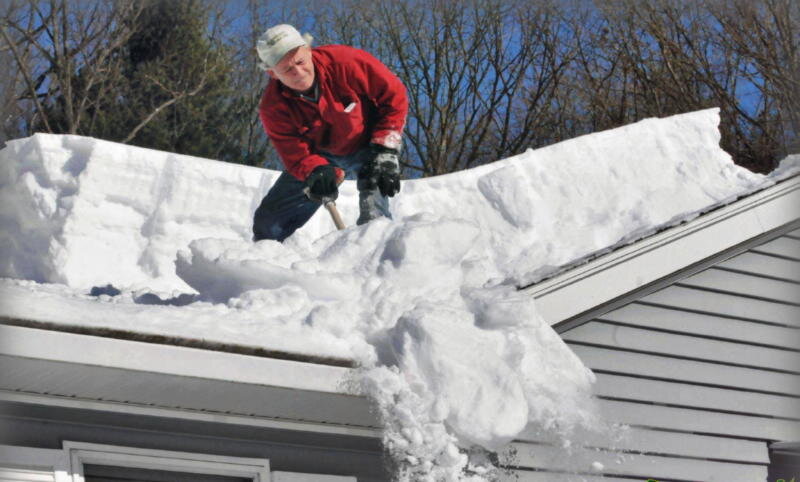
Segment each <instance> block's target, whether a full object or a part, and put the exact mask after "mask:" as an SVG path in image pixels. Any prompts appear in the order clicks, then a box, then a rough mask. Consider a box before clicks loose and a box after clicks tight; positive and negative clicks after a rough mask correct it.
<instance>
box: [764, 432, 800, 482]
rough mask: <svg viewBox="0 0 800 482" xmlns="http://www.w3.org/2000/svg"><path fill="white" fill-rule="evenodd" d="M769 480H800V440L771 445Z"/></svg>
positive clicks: (774, 481)
mask: <svg viewBox="0 0 800 482" xmlns="http://www.w3.org/2000/svg"><path fill="white" fill-rule="evenodd" d="M767 480H768V481H769V482H778V481H784V482H792V481H794V482H800V442H778V443H774V444H772V445H770V446H769V476H768V477H767Z"/></svg>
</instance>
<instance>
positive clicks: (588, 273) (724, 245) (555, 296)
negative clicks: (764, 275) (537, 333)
mask: <svg viewBox="0 0 800 482" xmlns="http://www.w3.org/2000/svg"><path fill="white" fill-rule="evenodd" d="M799 206H800V176H794V177H791V178H789V179H786V180H784V181H782V182H780V183H778V184H775V185H774V186H771V187H769V188H767V189H764V190H761V191H758V192H756V193H754V194H752V195H750V196H747V197H744V198H742V199H740V200H738V201H735V202H733V203H731V204H729V205H727V206H724V207H721V208H718V209H715V210H712V211H710V212H707V213H705V214H703V215H701V216H699V217H697V218H695V219H693V220H691V221H689V222H686V223H683V224H680V225H678V226H674V227H672V228H670V229H667V230H664V231H662V232H660V233H657V234H655V235H653V236H650V237H647V238H644V239H642V240H640V241H637V242H634V243H632V244H630V245H627V246H625V247H622V248H620V249H617V250H615V251H612V252H610V253H607V254H605V255H602V256H599V257H597V258H595V259H593V260H591V261H589V262H587V263H585V264H582V265H579V266H576V267H574V268H572V269H570V270H568V271H565V272H563V273H561V274H559V275H557V276H555V277H553V278H550V279H547V280H545V281H543V282H541V283H538V284H535V285H533V286H530V287H528V288H524V289H522V290H521V291H523V292H525V293H527V294H529V295H531V296H533V297H534V298H535V299H536V304H537V307H538V311H539V313H540V315H541V316H542V317H543V318H544V319H545V320H546V321H547V322H548V323H549V324H550V325H551V326H554V327H555V328H556V330H557V331H559V332H564V331H567V330H569V329H572V328H574V327H576V326H579V325H580V324H582V323H585V322H586V321H589V319H591V318H592V317H596V316H598V315H600V314H602V313H605V312H607V311H611V310H612V309H615V308H616V307H618V306H620V305H621V304H624V303H625V302H626V300H627V301H629V299H630V298H631V296H633V295H632V294H633V293H634V292H635V293H636V296H639V295H642V293H643V292H644V290H645V289H649V291H650V292H652V291H655V290H656V289H660V288H661V287H663V286H665V285H666V284H669V283H671V282H674V281H675V280H677V279H680V278H683V277H686V276H690V275H691V274H694V273H696V272H698V271H700V270H702V269H705V268H706V267H707V266H709V265H710V264H713V263H715V262H719V261H722V260H724V259H727V258H730V257H732V256H734V255H736V254H738V253H740V252H741V251H744V250H745V249H747V248H748V247H749V245H750V244H752V242H754V241H763V240H765V239H766V238H768V237H770V236H779V235H780V234H782V233H783V232H788V231H792V230H794V229H797V228H798V227H800V207H799Z"/></svg>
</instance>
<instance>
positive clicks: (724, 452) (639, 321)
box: [504, 232, 800, 482]
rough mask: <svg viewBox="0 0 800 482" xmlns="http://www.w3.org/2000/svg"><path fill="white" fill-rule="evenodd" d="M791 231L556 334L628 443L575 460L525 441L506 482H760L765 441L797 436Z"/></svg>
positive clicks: (796, 253) (797, 345)
mask: <svg viewBox="0 0 800 482" xmlns="http://www.w3.org/2000/svg"><path fill="white" fill-rule="evenodd" d="M797 233H798V232H794V233H790V234H789V235H784V236H780V237H777V238H776V239H772V240H769V241H767V242H765V243H763V244H761V245H759V246H757V247H754V248H751V249H749V250H747V251H745V252H742V253H740V254H738V255H736V256H734V257H731V258H729V259H727V260H725V261H722V262H720V263H717V264H716V265H715V266H712V267H710V268H708V269H705V270H704V271H701V272H699V273H696V274H694V275H691V276H689V277H686V278H684V279H680V280H678V281H676V282H675V283H673V284H672V285H670V286H668V287H666V288H664V289H661V290H659V291H657V292H654V293H651V294H649V295H647V296H644V297H643V298H640V299H636V300H635V301H633V302H631V303H629V304H627V305H625V306H623V307H621V308H618V309H615V310H613V311H611V312H608V313H604V314H602V315H598V316H595V318H594V319H592V321H590V322H588V323H585V324H583V325H580V326H578V327H576V328H573V329H570V330H568V331H566V332H565V333H562V337H563V339H564V340H565V341H566V342H567V344H568V345H569V346H570V348H572V349H573V351H574V352H575V353H576V354H577V355H578V356H579V357H580V358H581V359H582V360H583V361H584V363H586V365H587V366H589V367H590V368H591V369H592V370H593V371H594V372H595V374H596V375H597V383H596V386H595V392H596V395H597V397H598V399H599V405H600V408H601V411H602V413H603V415H604V416H605V417H606V418H607V419H608V420H609V421H614V422H620V423H624V424H629V425H630V426H631V427H632V428H631V431H630V436H629V437H628V438H627V439H625V440H623V441H621V442H618V443H611V442H609V441H604V440H590V441H589V442H587V443H586V444H585V445H587V446H588V447H589V448H581V449H575V450H573V451H572V452H570V453H566V452H565V451H564V449H562V448H560V447H555V446H553V445H547V444H542V443H541V441H538V440H537V439H536V437H528V438H526V437H524V436H523V437H521V438H520V439H519V440H518V441H516V442H515V443H514V444H512V448H514V449H516V456H515V457H513V458H509V459H506V460H504V462H506V464H507V467H509V468H511V469H514V470H513V473H514V475H513V476H509V479H513V477H518V480H520V481H530V482H533V481H562V480H563V481H568V480H586V481H594V480H598V481H599V480H603V481H606V480H631V479H630V478H634V479H638V480H646V479H648V478H653V479H656V480H678V481H693V482H711V481H726V482H737V481H742V482H751V481H759V480H761V481H763V480H766V479H767V466H768V464H769V452H768V444H769V443H771V442H775V441H797V440H800V400H798V397H800V329H798V328H800V304H799V303H798V302H799V301H800V299H799V298H800V297H799V296H798V295H799V294H800V239H798V238H800V236H798V235H797ZM592 463H595V467H594V469H592ZM598 463H599V464H601V465H602V468H600V465H598ZM575 467H584V469H582V470H583V473H582V474H580V475H570V474H568V473H564V472H569V471H571V470H574V468H575ZM601 477H602V478H601ZM614 477H618V479H615V478H614Z"/></svg>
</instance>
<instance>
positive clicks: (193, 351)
mask: <svg viewBox="0 0 800 482" xmlns="http://www.w3.org/2000/svg"><path fill="white" fill-rule="evenodd" d="M131 354H135V356H131ZM0 356H10V357H16V358H24V359H34V360H44V361H50V362H57V363H71V364H82V365H92V366H99V367H107V368H117V369H122V370H129V371H137V372H150V373H159V374H167V375H178V376H183V377H191V378H203V379H211V380H222V381H228V382H237V383H246V384H254V385H263V386H270V387H281V388H288V389H295V390H302V391H310V392H322V393H331V394H343V395H353V396H358V394H356V393H349V392H350V389H349V388H348V386H347V380H348V379H349V376H350V373H351V372H352V369H351V368H346V367H338V366H331V365H319V364H316V363H305V362H299V361H293V360H281V359H276V358H267V357H263V356H250V355H242V354H236V353H230V352H220V351H210V350H208V349H205V348H194V347H186V346H175V345H172V344H156V343H148V342H142V341H133V340H127V339H115V338H107V337H104V336H86V334H78V333H68V332H64V331H51V330H49V329H39V328H33V327H25V326H11V325H8V324H0ZM165 361H166V362H165Z"/></svg>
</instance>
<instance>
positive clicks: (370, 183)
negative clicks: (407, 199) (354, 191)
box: [358, 144, 400, 197]
mask: <svg viewBox="0 0 800 482" xmlns="http://www.w3.org/2000/svg"><path fill="white" fill-rule="evenodd" d="M398 154H399V153H398V152H397V150H395V149H391V148H389V147H385V146H381V145H379V144H370V146H369V150H368V151H367V154H366V156H367V157H366V158H365V159H364V162H363V164H362V166H361V170H360V171H358V189H359V190H362V191H363V190H368V191H372V190H375V189H379V190H380V192H381V195H383V196H387V197H392V196H394V195H395V194H397V193H398V192H400V162H399V161H398V158H397V156H398Z"/></svg>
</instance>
